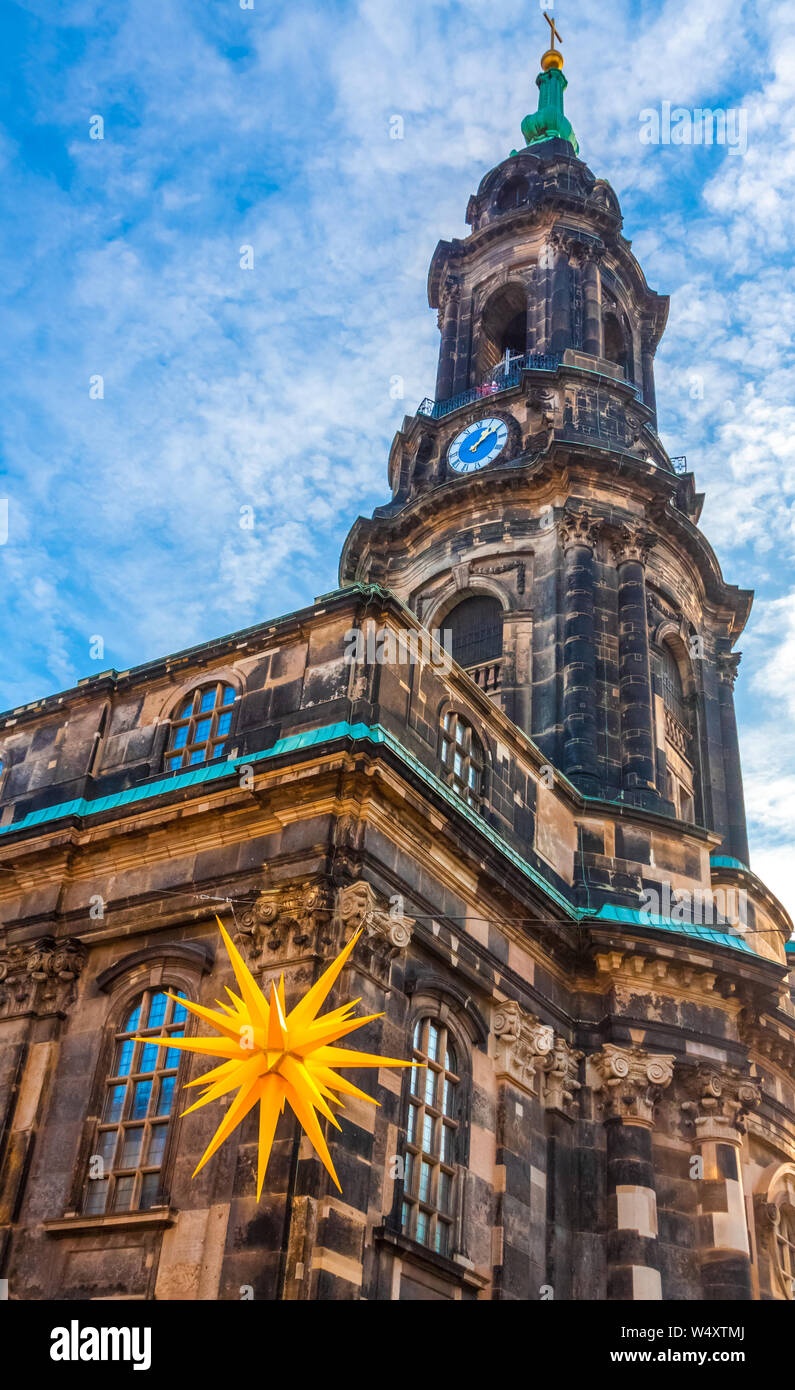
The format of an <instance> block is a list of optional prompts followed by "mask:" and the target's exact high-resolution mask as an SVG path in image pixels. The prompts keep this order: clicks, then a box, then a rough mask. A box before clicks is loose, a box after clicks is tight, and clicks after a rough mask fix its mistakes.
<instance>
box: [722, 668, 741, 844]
mask: <svg viewBox="0 0 795 1390" xmlns="http://www.w3.org/2000/svg"><path fill="white" fill-rule="evenodd" d="M739 664H740V653H739V652H726V653H725V654H723V655H720V656H719V657H718V662H717V665H718V707H719V709H720V728H721V742H722V745H723V777H724V786H725V788H726V820H727V841H726V842H725V846H724V847H725V849H726V852H727V854H731V855H734V857H735V859H739V860H740V862H741V863H743V864H747V863H748V831H747V828H746V824H745V800H744V797H743V774H742V769H741V766H740V744H739V740H738V737H737V718H736V715H735V712H734V682H735V681H736V679H737V668H738V666H739Z"/></svg>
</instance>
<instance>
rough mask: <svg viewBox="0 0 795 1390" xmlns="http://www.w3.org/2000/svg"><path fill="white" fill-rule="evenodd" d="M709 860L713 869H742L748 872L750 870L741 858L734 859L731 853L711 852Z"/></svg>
mask: <svg viewBox="0 0 795 1390" xmlns="http://www.w3.org/2000/svg"><path fill="white" fill-rule="evenodd" d="M709 862H710V864H711V865H712V867H713V869H742V871H743V873H746V874H749V873H750V872H751V870H750V869H749V867H748V865H747V864H744V863H743V861H742V859H735V858H734V855H732V854H711V855H710V856H709Z"/></svg>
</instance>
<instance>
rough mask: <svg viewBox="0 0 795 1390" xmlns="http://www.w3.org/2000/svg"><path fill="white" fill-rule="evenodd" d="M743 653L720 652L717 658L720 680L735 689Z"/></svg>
mask: <svg viewBox="0 0 795 1390" xmlns="http://www.w3.org/2000/svg"><path fill="white" fill-rule="evenodd" d="M741 660H742V652H720V653H719V654H718V658H717V667H718V680H720V681H722V682H723V684H724V685H728V686H730V687H731V689H732V690H733V689H734V683H735V681H736V680H737V673H738V670H739V666H740V661H741Z"/></svg>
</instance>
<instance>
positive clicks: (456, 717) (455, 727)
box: [441, 710, 485, 808]
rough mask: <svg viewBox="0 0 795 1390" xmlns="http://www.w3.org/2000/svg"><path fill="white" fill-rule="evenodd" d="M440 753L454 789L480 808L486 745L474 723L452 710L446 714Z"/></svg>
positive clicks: (468, 801)
mask: <svg viewBox="0 0 795 1390" xmlns="http://www.w3.org/2000/svg"><path fill="white" fill-rule="evenodd" d="M441 754H442V762H443V763H444V765H445V767H446V769H447V772H448V774H449V782H450V785H451V787H452V788H453V790H454V791H456V792H458V795H459V796H460V797H463V799H464V801H466V802H467V804H468V805H469V806H474V807H476V808H477V807H479V806H480V802H481V799H482V796H483V773H484V767H485V758H484V756H483V748H482V746H481V744H480V741H479V739H478V737H477V735H476V734H475V733H474V731H473V729H472V725H471V724H469V723H467V721H466V719H462V717H461V715H460V714H456V713H455V712H454V711H453V710H448V711H447V713H446V714H445V716H444V725H443V729H442V746H441Z"/></svg>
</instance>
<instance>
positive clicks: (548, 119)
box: [514, 55, 580, 154]
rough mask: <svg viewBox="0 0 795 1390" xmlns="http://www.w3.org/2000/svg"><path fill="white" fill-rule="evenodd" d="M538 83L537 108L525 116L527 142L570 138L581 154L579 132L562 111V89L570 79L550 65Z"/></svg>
mask: <svg viewBox="0 0 795 1390" xmlns="http://www.w3.org/2000/svg"><path fill="white" fill-rule="evenodd" d="M545 56H546V55H545ZM536 86H537V87H538V110H537V111H536V112H534V113H533V114H532V115H529V116H525V118H524V120H523V121H522V134H523V136H524V138H525V144H526V145H541V144H543V142H544V141H545V140H568V142H569V144H570V145H571V147H572V149H573V150H574V153H575V154H579V152H580V147H579V145H578V143H577V136H576V135H575V134H574V131H573V130H572V128H571V121H569V120H567V118H566V116H565V115H564V114H563V93H564V92H565V90H566V88H567V86H568V83H567V81H566V79H565V77H564V76H563V73H562V72H561V70H560V68H559V67H557V66H556V67H551V66H550V67H549V68H548V69H547V70H546V72H540V73H539V74H538V77H537V78H536ZM514 153H515V151H514Z"/></svg>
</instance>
